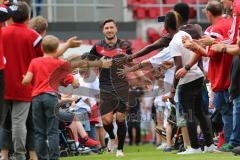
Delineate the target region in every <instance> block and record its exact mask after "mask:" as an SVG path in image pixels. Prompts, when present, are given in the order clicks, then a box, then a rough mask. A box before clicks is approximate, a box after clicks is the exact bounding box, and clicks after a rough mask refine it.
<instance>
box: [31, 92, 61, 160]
mask: <svg viewBox="0 0 240 160" xmlns="http://www.w3.org/2000/svg"><path fill="white" fill-rule="evenodd" d="M57 103H58V98H57V96H55V95H51V94H46V93H45V94H41V95H38V96H36V97H34V98H33V99H32V114H33V123H34V127H35V140H36V147H35V148H36V152H37V155H38V160H48V159H50V160H57V159H58V157H59V133H58V127H59V126H58V125H59V124H58V123H59V120H58V118H57V117H56V113H55V107H56V105H57Z"/></svg>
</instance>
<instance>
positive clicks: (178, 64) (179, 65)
mask: <svg viewBox="0 0 240 160" xmlns="http://www.w3.org/2000/svg"><path fill="white" fill-rule="evenodd" d="M174 64H175V67H176V68H175V73H176V72H177V71H178V70H179V69H180V68H182V66H183V65H182V57H181V56H177V57H174ZM178 82H179V79H177V78H176V75H174V78H173V86H172V89H171V93H170V96H169V101H170V102H171V103H172V104H174V103H175V102H174V96H175V89H176V88H177V85H178Z"/></svg>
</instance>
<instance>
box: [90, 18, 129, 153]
mask: <svg viewBox="0 0 240 160" xmlns="http://www.w3.org/2000/svg"><path fill="white" fill-rule="evenodd" d="M101 29H102V32H103V35H104V36H105V37H104V39H103V40H100V41H99V42H97V43H96V44H95V45H94V46H93V48H92V49H91V51H90V55H91V56H94V57H93V58H94V59H96V58H97V59H100V58H101V57H103V56H104V57H105V58H111V59H113V65H112V67H111V68H109V69H102V70H101V72H100V78H99V81H100V86H99V88H100V112H101V116H102V120H103V127H104V129H105V130H106V132H107V133H108V134H109V137H110V140H109V142H108V150H109V151H110V152H112V151H113V149H114V142H115V135H114V132H113V128H114V127H113V115H114V114H115V113H116V123H117V126H118V130H117V138H118V147H117V153H116V156H117V157H122V156H124V154H123V145H124V139H125V137H126V122H125V117H126V113H125V112H126V109H127V101H128V89H129V86H128V82H127V80H126V79H124V78H121V77H119V76H118V75H117V68H119V67H122V66H117V65H116V63H115V62H116V59H117V58H119V57H121V56H122V55H123V54H131V53H132V51H131V48H130V45H129V44H128V43H125V42H126V41H122V40H120V39H118V38H117V36H116V33H117V31H118V29H117V24H116V22H115V21H114V20H113V19H107V20H105V21H104V22H103V23H102V26H101Z"/></svg>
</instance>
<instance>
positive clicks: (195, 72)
mask: <svg viewBox="0 0 240 160" xmlns="http://www.w3.org/2000/svg"><path fill="white" fill-rule="evenodd" d="M183 36H188V37H190V38H192V37H191V36H190V34H188V33H186V32H184V31H178V32H177V33H176V34H175V35H174V36H173V39H172V41H171V42H170V44H169V50H170V53H171V55H172V57H173V58H174V57H177V56H180V57H181V58H182V63H183V64H187V63H188V62H189V61H190V60H191V59H192V57H193V55H194V53H193V52H192V51H190V50H188V49H186V48H185V47H184V46H183V43H182V37H183ZM201 77H203V73H202V71H201V69H200V68H199V67H198V66H197V64H195V65H193V66H192V67H191V69H190V70H189V71H188V72H187V74H186V76H184V77H183V78H181V79H180V80H179V83H178V85H183V84H186V83H189V82H192V81H194V80H196V79H198V78H201Z"/></svg>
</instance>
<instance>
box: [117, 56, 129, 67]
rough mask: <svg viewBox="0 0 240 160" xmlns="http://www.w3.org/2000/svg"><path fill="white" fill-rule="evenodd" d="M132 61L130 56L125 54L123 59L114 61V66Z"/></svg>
mask: <svg viewBox="0 0 240 160" xmlns="http://www.w3.org/2000/svg"><path fill="white" fill-rule="evenodd" d="M131 61H132V58H131V56H130V55H127V54H125V55H124V56H123V57H121V58H118V59H116V61H115V63H116V65H124V64H127V63H129V62H131Z"/></svg>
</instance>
